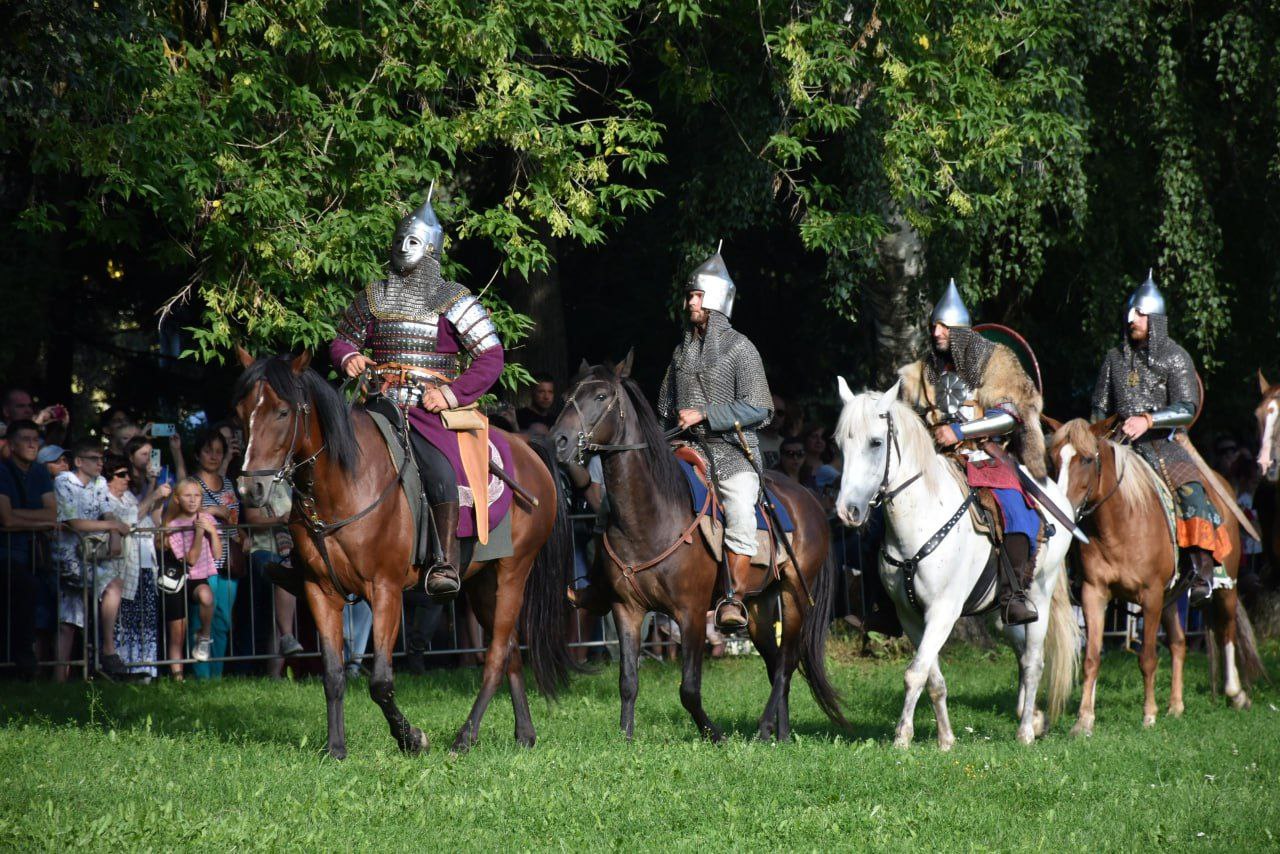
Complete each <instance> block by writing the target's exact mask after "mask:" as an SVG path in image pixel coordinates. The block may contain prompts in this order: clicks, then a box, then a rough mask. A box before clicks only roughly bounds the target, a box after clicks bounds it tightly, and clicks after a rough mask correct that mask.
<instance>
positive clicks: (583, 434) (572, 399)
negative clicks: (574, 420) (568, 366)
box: [569, 379, 649, 466]
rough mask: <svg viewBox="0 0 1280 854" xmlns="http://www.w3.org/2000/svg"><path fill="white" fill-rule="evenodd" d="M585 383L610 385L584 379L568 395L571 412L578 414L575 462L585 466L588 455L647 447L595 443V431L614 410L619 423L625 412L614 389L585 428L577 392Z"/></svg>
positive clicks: (644, 446)
mask: <svg viewBox="0 0 1280 854" xmlns="http://www.w3.org/2000/svg"><path fill="white" fill-rule="evenodd" d="M587 383H604V384H605V385H610V383H609V381H608V380H602V379H585V380H583V381H582V382H580V383H578V385H577V386H575V387H574V389H573V392H572V393H571V394H570V395H569V405H570V406H572V407H573V411H574V412H576V413H578V441H577V446H576V456H575V461H576V462H577V464H578V465H580V466H581V465H586V461H587V454H588V453H601V452H609V451H639V450H641V449H643V448H647V447H649V445H648V443H647V442H633V443H628V444H601V443H599V442H596V441H595V434H596V429H597V428H599V427H600V425H601V424H602V423H603V422H604V419H605V418H607V417H608V416H609V413H611V412H612V411H613V410H614V409H617V410H618V421H619V422H620V423H622V422H625V421H626V420H627V410H626V409H624V408H623V407H622V406H621V402H622V394H621V393H620V392H619V391H618V390H617V388H614V390H613V398H612V399H611V400H610V401H609V403H608V404H607V405H606V406H605V408H604V409H602V410H601V411H600V414H599V415H598V416H596V420H595V421H592V422H591V426H590V427H585V426H584V425H585V424H586V423H587V418H586V416H585V415H583V413H582V408H581V407H580V406H578V392H579V391H581V390H582V387H583V386H585V385H586V384H587Z"/></svg>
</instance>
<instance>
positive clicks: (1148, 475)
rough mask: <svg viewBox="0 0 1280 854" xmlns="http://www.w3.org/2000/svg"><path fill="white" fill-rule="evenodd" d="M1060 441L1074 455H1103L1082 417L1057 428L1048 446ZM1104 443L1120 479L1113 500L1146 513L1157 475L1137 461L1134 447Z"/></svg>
mask: <svg viewBox="0 0 1280 854" xmlns="http://www.w3.org/2000/svg"><path fill="white" fill-rule="evenodd" d="M1063 440H1065V441H1066V443H1067V444H1069V445H1071V447H1073V448H1075V449H1076V453H1078V454H1082V455H1084V456H1086V457H1096V456H1098V454H1100V453H1101V452H1102V441H1100V440H1099V439H1098V437H1097V436H1096V435H1095V434H1094V432H1093V431H1092V430H1090V429H1089V422H1088V421H1086V420H1084V419H1083V418H1073V419H1072V420H1070V421H1068V422H1067V423H1066V424H1063V425H1062V426H1061V427H1060V428H1058V430H1057V432H1055V433H1054V434H1053V439H1052V440H1051V442H1050V445H1051V446H1053V445H1057V444H1058V443H1059V442H1061V441H1063ZM1105 441H1106V445H1107V447H1109V448H1111V452H1112V454H1113V455H1114V456H1115V465H1116V477H1118V478H1120V488H1119V489H1118V490H1116V497H1117V498H1118V499H1120V500H1121V501H1122V502H1124V504H1125V505H1126V506H1128V507H1131V508H1132V509H1133V510H1135V511H1136V512H1138V513H1146V512H1148V511H1149V510H1150V509H1151V506H1152V503H1153V502H1154V501H1156V499H1157V496H1158V495H1159V489H1160V487H1159V485H1158V484H1157V483H1156V473H1155V472H1154V471H1152V470H1151V466H1149V465H1147V464H1146V462H1145V461H1143V460H1142V459H1141V458H1139V456H1138V453H1137V451H1135V450H1133V448H1131V447H1129V446H1128V445H1121V444H1120V443H1118V442H1112V441H1111V440H1109V439H1108V440H1105Z"/></svg>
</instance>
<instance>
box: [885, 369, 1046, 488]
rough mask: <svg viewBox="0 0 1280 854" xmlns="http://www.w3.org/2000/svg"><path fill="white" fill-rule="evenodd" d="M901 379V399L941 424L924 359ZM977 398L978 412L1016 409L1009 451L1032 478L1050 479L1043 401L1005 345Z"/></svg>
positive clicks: (901, 373) (985, 374) (984, 375)
mask: <svg viewBox="0 0 1280 854" xmlns="http://www.w3.org/2000/svg"><path fill="white" fill-rule="evenodd" d="M898 376H900V377H901V378H902V388H901V391H900V392H899V398H900V399H901V400H902V401H903V402H904V403H906V404H907V405H908V406H910V407H911V408H912V409H914V410H915V411H916V412H919V413H921V414H922V415H924V417H925V420H926V421H927V422H928V423H929V424H931V425H932V424H934V423H937V422H939V421H941V420H942V413H941V411H940V410H938V408H937V404H936V400H935V397H936V395H935V392H934V390H933V388H932V387H931V385H930V383H929V382H928V381H927V380H926V379H925V362H924V360H923V359H921V360H919V361H916V362H912V363H911V364H909V365H906V366H904V367H903V368H901V369H900V370H899V371H898ZM974 395H975V398H976V402H977V404H978V409H979V410H981V411H983V412H985V411H987V410H988V409H995V408H997V407H999V406H1001V405H1002V404H1008V405H1010V406H1012V407H1013V410H1014V414H1015V417H1017V419H1018V428H1017V429H1016V430H1014V432H1013V433H1012V434H1010V442H1009V451H1010V452H1011V453H1012V454H1013V455H1014V456H1015V457H1017V458H1018V460H1019V461H1021V462H1022V464H1023V465H1024V466H1026V467H1027V471H1029V472H1030V473H1031V476H1032V477H1034V478H1035V479H1036V480H1040V481H1042V480H1044V479H1045V478H1046V477H1047V476H1048V471H1047V463H1048V456H1047V454H1046V452H1045V444H1044V432H1043V431H1042V430H1041V427H1040V413H1041V412H1042V411H1043V410H1044V398H1043V397H1042V396H1041V394H1040V392H1039V391H1037V390H1036V386H1035V383H1033V382H1032V381H1031V378H1030V377H1029V376H1027V372H1026V371H1025V370H1024V369H1023V367H1022V363H1021V362H1019V361H1018V357H1017V356H1015V355H1014V354H1013V351H1012V350H1010V349H1009V348H1008V347H1006V346H1004V345H1003V344H996V345H995V351H994V352H993V353H992V354H991V358H990V359H988V360H987V365H986V368H984V369H983V372H982V384H981V385H980V386H979V387H978V388H977V389H975V392H974Z"/></svg>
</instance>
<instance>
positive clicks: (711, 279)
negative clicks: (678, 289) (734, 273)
mask: <svg viewBox="0 0 1280 854" xmlns="http://www.w3.org/2000/svg"><path fill="white" fill-rule="evenodd" d="M693 291H702V307H703V308H706V309H710V310H712V311H718V312H720V313H721V314H723V315H724V316H725V317H729V318H732V317H733V300H734V297H736V296H737V295H738V286H737V285H735V284H734V283H733V279H731V278H730V277H729V268H728V267H726V266H725V265H724V258H722V257H720V250H719V249H717V250H716V254H714V255H712V256H711V257H710V258H708V259H707V260H705V261H703V262H702V265H701V266H700V267H698V269H696V270H694V271H693V275H691V276H689V284H688V285H686V286H685V289H684V292H685V293H686V294H688V293H692V292H693Z"/></svg>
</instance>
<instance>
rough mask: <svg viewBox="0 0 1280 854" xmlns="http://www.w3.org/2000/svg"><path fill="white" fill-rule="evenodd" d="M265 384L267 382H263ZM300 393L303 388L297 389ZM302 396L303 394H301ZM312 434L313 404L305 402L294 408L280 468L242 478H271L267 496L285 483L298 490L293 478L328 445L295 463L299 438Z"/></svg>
mask: <svg viewBox="0 0 1280 854" xmlns="http://www.w3.org/2000/svg"><path fill="white" fill-rule="evenodd" d="M263 382H265V380H264V381H263ZM295 391H298V392H299V393H300V392H301V391H302V389H301V387H297V388H295ZM299 396H301V394H299ZM310 432H311V404H310V403H308V402H306V401H305V400H304V401H303V402H302V403H299V404H298V405H297V406H295V407H294V408H293V425H292V428H291V429H290V431H289V448H288V449H287V450H286V451H285V452H284V458H283V459H282V460H281V464H280V466H279V468H274V469H248V470H245V471H241V472H240V476H241V477H269V478H271V482H270V483H269V484H268V486H267V496H268V498H269V497H270V496H271V493H272V491H273V490H274V489H275V488H276V486H277V485H278V484H281V483H284V484H286V485H288V487H289V489H290V490H291V491H292V490H296V489H297V485H296V484H295V483H294V480H293V476H294V473H295V472H297V470H298V469H300V468H302V467H303V466H305V465H310V464H311V463H314V462H315V461H316V460H317V459H319V457H320V455H321V454H323V453H324V450H325V447H326V445H327V443H325V442H321V443H320V447H319V448H318V449H317V450H316V452H315V453H314V454H311V455H310V456H308V457H306V458H305V459H301V460H297V461H295V460H294V459H293V454H294V451H295V449H296V448H297V446H298V437H299V436H306V435H310Z"/></svg>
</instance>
